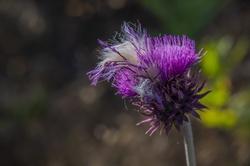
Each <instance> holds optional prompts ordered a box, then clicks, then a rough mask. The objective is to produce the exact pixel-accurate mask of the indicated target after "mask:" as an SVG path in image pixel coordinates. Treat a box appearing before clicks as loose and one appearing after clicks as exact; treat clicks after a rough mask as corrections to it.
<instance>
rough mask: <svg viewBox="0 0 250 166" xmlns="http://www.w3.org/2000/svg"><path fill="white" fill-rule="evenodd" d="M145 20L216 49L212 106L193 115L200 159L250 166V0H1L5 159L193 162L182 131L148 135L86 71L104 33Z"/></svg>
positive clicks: (20, 165) (210, 71)
mask: <svg viewBox="0 0 250 166" xmlns="http://www.w3.org/2000/svg"><path fill="white" fill-rule="evenodd" d="M138 20H139V21H140V23H141V24H142V27H144V28H146V29H147V30H148V32H149V34H150V35H151V36H158V35H159V33H160V34H174V35H182V34H186V35H187V36H188V37H190V38H192V39H194V40H195V41H196V44H197V51H198V50H199V49H200V48H204V50H207V51H208V53H207V54H206V55H205V56H204V57H203V61H202V63H201V64H200V66H199V68H202V70H203V78H204V79H205V78H207V79H208V81H207V85H206V88H205V90H213V92H212V93H210V94H209V95H208V96H207V97H206V98H204V99H203V101H202V102H203V103H204V104H206V105H207V106H208V107H209V108H210V110H207V111H206V112H205V113H200V115H201V117H202V121H199V120H195V119H192V124H193V132H194V140H195V148H196V154H197V162H198V165H199V166H211V165H221V166H223V165H227V166H249V165H250V132H249V131H250V110H249V109H250V85H249V81H250V50H249V44H250V1H248V0H220V1H218V0H193V1H184V0H166V1H164V0H138V1H136V0H60V1H51V0H0V73H1V76H0V165H1V166H85V165H86V166H117V165H119V166H128V165H129V166H138V165H144V166H152V165H155V166H166V165H169V166H183V165H185V156H184V147H183V139H182V134H181V133H178V132H176V131H175V129H173V130H172V131H171V132H170V135H169V137H166V136H165V135H161V136H159V134H158V133H156V134H154V135H153V136H151V137H149V136H148V135H145V134H144V133H145V131H146V130H147V129H148V125H142V126H136V125H135V124H136V123H137V122H139V121H141V120H143V119H144V117H142V116H141V115H138V114H137V113H136V112H135V111H133V110H134V107H133V106H131V103H130V102H129V101H126V100H125V101H124V100H123V99H121V97H120V96H115V95H114V93H115V89H114V88H111V87H110V84H109V83H107V82H102V83H100V84H98V85H97V86H96V87H92V86H90V83H91V82H90V81H89V80H88V78H87V76H86V73H87V72H88V71H90V70H92V69H94V68H95V66H96V63H97V62H98V59H97V57H98V51H97V50H98V49H100V46H99V45H98V42H97V39H101V40H104V41H108V40H109V39H112V37H114V36H115V32H116V31H117V32H119V31H120V26H121V25H122V24H123V22H124V21H130V22H132V23H137V21H138Z"/></svg>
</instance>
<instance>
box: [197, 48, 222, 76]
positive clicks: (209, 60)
mask: <svg viewBox="0 0 250 166" xmlns="http://www.w3.org/2000/svg"><path fill="white" fill-rule="evenodd" d="M213 45H214V44H209V45H207V46H205V47H204V49H205V50H206V51H207V53H206V55H205V56H203V57H202V62H201V65H202V68H203V72H204V74H205V75H206V76H208V77H215V76H217V75H218V74H220V72H221V63H220V61H219V55H218V51H217V50H216V48H215V47H214V46H213Z"/></svg>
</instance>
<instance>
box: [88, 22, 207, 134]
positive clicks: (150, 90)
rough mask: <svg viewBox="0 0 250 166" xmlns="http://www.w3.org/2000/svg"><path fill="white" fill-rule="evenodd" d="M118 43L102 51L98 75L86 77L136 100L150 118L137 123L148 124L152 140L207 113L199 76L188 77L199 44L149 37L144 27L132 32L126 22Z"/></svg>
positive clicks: (97, 68)
mask: <svg viewBox="0 0 250 166" xmlns="http://www.w3.org/2000/svg"><path fill="white" fill-rule="evenodd" d="M118 39H119V41H117V40H116V41H115V42H114V44H106V43H105V42H103V41H101V40H99V43H100V44H101V45H102V46H104V48H103V49H102V50H101V57H100V59H101V61H100V62H99V64H98V66H97V67H96V69H95V70H92V71H90V72H89V73H87V74H88V75H89V78H90V79H91V80H92V85H96V84H97V82H98V80H99V79H100V78H103V79H104V80H107V81H109V80H111V79H113V83H112V86H114V87H116V88H117V89H118V92H117V94H122V95H123V97H124V98H130V99H136V101H135V102H133V105H135V106H138V107H139V109H138V112H139V113H141V114H143V115H145V116H147V117H148V118H147V119H145V120H143V121H141V122H140V123H138V125H140V124H143V123H150V125H151V127H150V128H149V129H148V131H147V132H146V134H147V133H149V132H150V135H152V134H153V133H154V132H155V131H156V130H157V129H160V133H162V131H164V130H165V132H166V134H168V133H169V131H170V129H171V127H172V126H173V125H174V126H175V127H176V129H177V130H179V131H180V127H181V126H182V124H183V121H188V119H187V117H186V115H187V114H191V115H193V116H195V117H196V118H200V116H199V114H198V113H197V112H196V110H202V109H204V108H207V107H206V106H204V105H202V104H201V103H200V102H199V99H201V98H203V97H204V96H206V95H207V94H208V93H209V91H208V92H206V93H203V94H197V93H198V92H200V91H201V90H202V88H203V86H204V85H205V81H204V82H203V83H202V84H201V85H200V86H199V84H198V79H199V76H200V71H198V72H194V74H193V75H192V76H190V68H191V67H192V66H194V65H196V64H197V63H199V62H200V61H201V60H200V58H201V56H200V53H201V51H202V50H200V51H199V52H198V53H196V52H195V42H194V41H193V40H191V39H189V38H187V37H186V36H184V35H183V36H182V37H179V36H171V35H164V36H163V37H150V36H149V35H148V34H147V32H146V31H145V30H142V28H141V26H140V24H139V25H138V27H135V28H132V27H131V25H129V24H128V23H125V24H124V26H123V27H122V32H121V34H119V37H118Z"/></svg>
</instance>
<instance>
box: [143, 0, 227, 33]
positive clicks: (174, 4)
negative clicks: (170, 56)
mask: <svg viewBox="0 0 250 166" xmlns="http://www.w3.org/2000/svg"><path fill="white" fill-rule="evenodd" d="M140 2H141V4H142V5H143V6H144V7H146V8H147V9H148V10H150V11H151V12H152V13H153V14H154V15H155V16H156V17H158V18H159V19H160V20H161V22H162V24H163V26H164V28H165V29H166V30H168V33H171V34H179V35H181V34H186V35H188V36H191V37H192V36H194V35H195V34H196V33H198V32H199V31H200V30H201V28H202V27H204V26H205V24H207V22H208V20H210V19H212V18H213V16H214V15H215V14H216V11H217V9H219V7H220V6H221V5H222V4H224V3H225V2H226V1H225V0H221V1H217V0H203V1H200V0H193V1H189V2H188V3H183V1H182V0H174V1H164V0H141V1H140Z"/></svg>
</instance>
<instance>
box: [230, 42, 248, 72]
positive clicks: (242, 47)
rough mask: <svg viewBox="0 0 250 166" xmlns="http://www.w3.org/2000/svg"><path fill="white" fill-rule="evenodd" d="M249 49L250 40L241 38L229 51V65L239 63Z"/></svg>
mask: <svg viewBox="0 0 250 166" xmlns="http://www.w3.org/2000/svg"><path fill="white" fill-rule="evenodd" d="M248 49H249V41H248V40H247V39H246V38H244V37H242V38H240V39H239V40H238V41H237V43H236V45H235V46H234V47H233V49H232V50H231V51H230V53H229V60H228V62H229V64H228V66H229V67H231V68H233V67H235V66H236V65H238V64H239V63H240V62H241V61H242V59H243V58H244V57H245V55H246V54H247V51H248Z"/></svg>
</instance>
